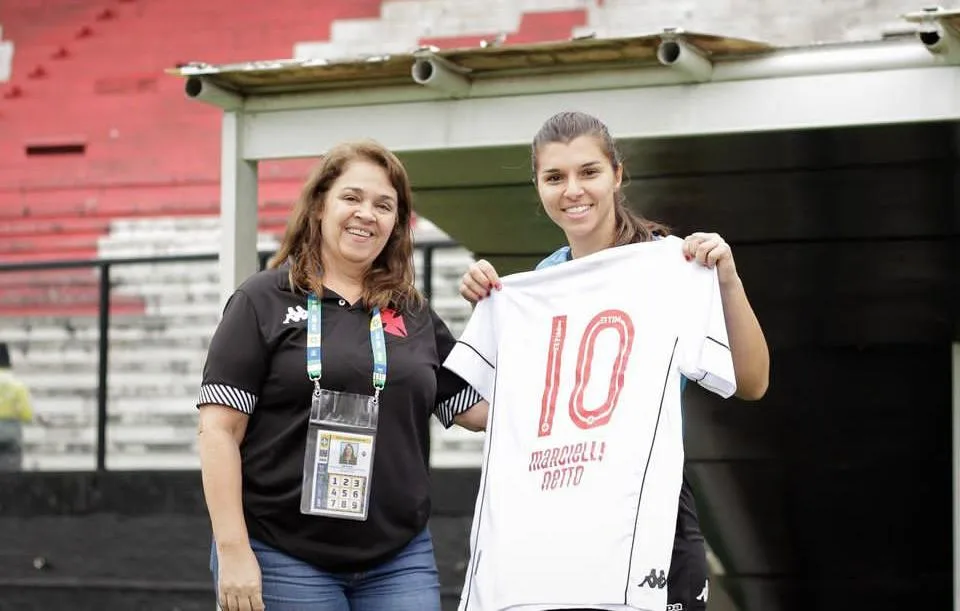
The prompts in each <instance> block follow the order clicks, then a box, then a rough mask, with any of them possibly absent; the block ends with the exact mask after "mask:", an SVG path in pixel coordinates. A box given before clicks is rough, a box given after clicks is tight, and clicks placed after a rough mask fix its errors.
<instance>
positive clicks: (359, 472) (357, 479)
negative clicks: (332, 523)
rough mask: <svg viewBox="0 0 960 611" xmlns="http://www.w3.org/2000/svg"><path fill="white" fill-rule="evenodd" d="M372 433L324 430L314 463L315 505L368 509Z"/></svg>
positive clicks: (353, 511) (351, 511)
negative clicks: (358, 433) (359, 433)
mask: <svg viewBox="0 0 960 611" xmlns="http://www.w3.org/2000/svg"><path fill="white" fill-rule="evenodd" d="M372 449H373V437H371V436H369V435H357V434H352V433H341V432H336V431H324V432H323V433H322V434H321V436H320V440H319V443H318V444H317V457H316V461H315V462H314V464H315V465H316V473H315V477H314V494H313V504H314V506H313V509H314V511H322V512H324V513H328V514H329V513H334V512H335V513H340V514H343V515H344V516H345V517H347V516H358V517H359V516H362V515H364V514H365V513H366V512H365V505H366V497H367V494H366V493H367V482H368V481H369V480H368V478H369V475H370V470H371V469H370V467H371V464H370V459H371V458H372Z"/></svg>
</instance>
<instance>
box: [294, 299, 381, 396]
mask: <svg viewBox="0 0 960 611" xmlns="http://www.w3.org/2000/svg"><path fill="white" fill-rule="evenodd" d="M320 309H321V307H320V300H319V299H317V296H316V295H314V294H313V293H310V294H309V295H307V376H308V377H309V378H310V379H311V380H313V387H314V392H316V393H319V391H320V374H321V372H322V370H323V362H322V360H321V358H320V343H321V333H320ZM370 346H371V347H372V348H373V388H374V395H373V398H374V400H375V401H379V400H380V391H381V390H383V387H384V386H386V385H387V340H386V338H385V336H384V335H383V319H382V318H381V317H380V308H377V307H375V308H373V313H372V314H371V315H370Z"/></svg>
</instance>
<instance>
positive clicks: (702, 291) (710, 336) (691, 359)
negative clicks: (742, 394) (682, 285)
mask: <svg viewBox="0 0 960 611" xmlns="http://www.w3.org/2000/svg"><path fill="white" fill-rule="evenodd" d="M690 265H692V266H694V269H693V274H692V278H691V281H690V287H689V288H690V292H689V294H688V296H687V301H686V303H687V304H688V305H689V306H690V311H689V313H688V324H687V326H686V337H684V338H683V344H684V349H683V354H682V361H681V366H680V370H681V371H682V372H683V374H684V375H685V376H686V377H687V379H689V380H692V381H694V382H696V383H698V384H700V386H703V387H704V388H706V389H707V390H710V391H712V392H714V393H716V394H718V395H720V396H721V397H723V398H727V397H730V396H731V395H733V393H735V392H736V391H737V380H736V376H735V375H734V371H733V354H732V353H731V352H730V341H729V339H728V338H727V325H726V321H725V320H724V317H723V301H722V299H721V296H720V282H719V280H718V278H717V270H716V269H715V268H714V269H708V268H705V267H702V266H699V265H697V264H696V263H691V264H690Z"/></svg>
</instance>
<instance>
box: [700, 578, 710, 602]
mask: <svg viewBox="0 0 960 611" xmlns="http://www.w3.org/2000/svg"><path fill="white" fill-rule="evenodd" d="M709 596H710V580H709V579H707V580H706V581H704V582H703V589H702V590H700V594H698V595H697V600H699V601H700V602H702V603H706V602H707V598H708V597H709Z"/></svg>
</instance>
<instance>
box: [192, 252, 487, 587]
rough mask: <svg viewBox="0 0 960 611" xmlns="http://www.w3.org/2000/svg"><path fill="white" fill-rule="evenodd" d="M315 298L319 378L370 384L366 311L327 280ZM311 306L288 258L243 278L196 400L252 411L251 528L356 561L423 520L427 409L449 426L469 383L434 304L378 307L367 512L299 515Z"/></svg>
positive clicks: (282, 542)
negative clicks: (448, 364) (381, 334)
mask: <svg viewBox="0 0 960 611" xmlns="http://www.w3.org/2000/svg"><path fill="white" fill-rule="evenodd" d="M321 307H322V326H323V328H322V335H323V344H322V356H323V376H322V378H321V380H320V384H321V386H323V387H324V388H328V389H331V390H338V391H346V392H352V393H362V394H372V392H373V382H372V373H373V353H372V352H371V347H370V313H369V311H368V310H367V309H365V308H364V307H363V306H362V305H359V304H358V305H354V306H351V305H350V304H349V303H347V302H346V301H345V300H343V299H342V298H341V297H340V296H339V295H337V294H336V293H334V292H333V291H330V290H326V291H325V292H324V295H323V299H322V300H321ZM306 308H307V299H306V295H303V294H296V293H293V292H291V290H290V284H289V281H288V278H287V269H286V268H285V267H284V268H280V269H275V270H267V271H263V272H260V273H257V274H255V275H254V276H252V277H250V278H249V279H248V280H247V281H245V282H244V283H243V285H242V286H241V287H240V288H239V289H237V291H236V292H235V293H234V294H233V295H232V296H231V298H230V300H229V301H228V303H227V305H226V307H225V309H224V313H223V319H222V320H221V322H220V324H219V326H218V328H217V330H216V332H215V333H214V335H213V338H212V340H211V344H210V349H209V352H208V355H207V361H206V364H205V366H204V370H203V382H202V386H201V390H200V397H199V400H198V405H202V404H205V403H218V404H222V405H227V406H230V407H233V408H235V409H238V410H240V411H242V412H244V413H247V414H249V415H250V421H249V423H248V425H247V431H246V435H245V437H244V439H243V442H242V444H241V446H240V456H241V462H242V472H243V510H244V516H245V518H246V522H247V530H248V532H249V535H250V537H252V538H254V539H257V540H259V541H262V542H264V543H266V544H268V545H271V546H273V547H276V548H278V549H280V550H282V551H284V552H286V553H288V554H290V555H291V556H294V557H297V558H300V559H302V560H304V561H307V562H309V563H311V564H313V565H315V566H317V567H320V568H322V569H325V570H329V571H362V570H366V569H369V568H371V567H372V566H375V565H377V564H379V563H380V562H382V561H384V560H386V559H388V558H389V557H390V556H392V555H393V554H394V553H396V552H397V551H399V550H400V549H401V548H403V547H404V546H405V545H406V544H407V543H408V542H409V541H410V540H411V539H412V538H413V537H414V536H415V535H417V534H418V533H419V532H420V531H421V530H422V529H423V528H424V527H425V525H426V522H427V518H428V516H429V515H430V486H429V478H428V472H427V464H428V456H427V455H426V447H427V436H428V435H429V419H430V416H431V414H434V413H437V415H438V417H440V418H441V421H442V422H443V423H444V425H446V426H450V424H451V420H452V415H453V411H452V410H451V408H450V404H451V402H452V401H456V400H457V399H456V397H458V396H461V397H462V396H463V394H464V392H465V389H469V387H467V385H466V383H465V382H464V381H463V380H462V379H460V378H459V377H457V376H456V375H455V374H453V373H452V372H450V371H448V370H446V369H444V368H443V367H442V366H441V365H442V363H443V361H444V359H445V358H446V357H447V354H448V353H449V352H450V350H451V349H452V347H453V345H454V343H455V340H454V338H453V337H452V336H451V334H450V331H449V330H448V329H447V327H446V325H445V324H444V323H443V321H441V320H440V318H439V317H438V316H437V315H436V313H435V312H434V311H433V310H432V309H431V308H429V307H428V306H423V307H422V308H420V309H418V310H416V311H402V312H393V311H389V312H384V314H383V318H384V331H385V336H386V344H387V384H386V387H385V388H384V390H383V392H382V393H381V395H380V420H379V427H378V431H377V451H376V452H375V455H374V464H373V475H372V479H371V487H370V505H369V511H368V517H367V519H366V521H363V522H358V521H354V520H340V519H335V518H326V517H320V516H311V515H303V514H301V513H300V488H301V483H302V475H303V462H304V451H305V446H306V438H307V418H308V414H309V410H310V400H311V391H312V388H313V386H312V383H311V381H310V380H309V379H308V377H307V370H306V347H307V346H306V342H307V315H306ZM458 393H460V394H459V395H458ZM456 411H463V409H462V406H461V408H459V409H458V410H456Z"/></svg>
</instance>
